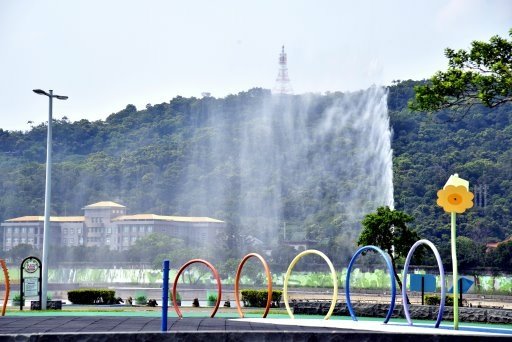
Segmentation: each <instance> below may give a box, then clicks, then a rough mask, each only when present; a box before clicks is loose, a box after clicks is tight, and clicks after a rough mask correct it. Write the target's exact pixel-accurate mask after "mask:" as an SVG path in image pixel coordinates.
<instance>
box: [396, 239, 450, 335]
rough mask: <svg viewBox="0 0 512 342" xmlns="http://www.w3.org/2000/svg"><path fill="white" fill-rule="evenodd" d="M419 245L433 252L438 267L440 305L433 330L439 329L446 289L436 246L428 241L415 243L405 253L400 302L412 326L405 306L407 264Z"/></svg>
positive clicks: (407, 307)
mask: <svg viewBox="0 0 512 342" xmlns="http://www.w3.org/2000/svg"><path fill="white" fill-rule="evenodd" d="M420 245H427V246H429V247H430V249H431V250H432V252H434V255H435V257H436V260H437V266H438V267H439V274H440V278H441V279H440V281H441V303H440V304H439V313H438V314H437V320H436V324H435V326H434V327H435V328H439V325H440V324H441V320H442V319H443V311H444V304H445V299H446V287H445V284H444V267H443V263H442V262H441V256H440V255H439V251H438V250H437V248H436V246H434V244H433V243H432V242H430V241H428V240H419V241H416V243H415V244H414V245H412V247H411V249H410V250H409V253H407V258H406V259H405V265H404V281H403V286H402V302H403V306H404V312H405V318H406V319H407V322H408V323H409V325H412V320H411V315H410V314H409V304H407V273H408V272H409V263H410V262H411V259H412V256H413V254H414V251H415V250H416V248H418V247H419V246H420Z"/></svg>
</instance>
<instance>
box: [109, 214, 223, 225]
mask: <svg viewBox="0 0 512 342" xmlns="http://www.w3.org/2000/svg"><path fill="white" fill-rule="evenodd" d="M141 220H146V221H173V222H191V223H224V221H221V220H216V219H213V218H210V217H187V216H164V215H155V214H136V215H122V216H118V217H116V218H115V219H113V220H112V221H141Z"/></svg>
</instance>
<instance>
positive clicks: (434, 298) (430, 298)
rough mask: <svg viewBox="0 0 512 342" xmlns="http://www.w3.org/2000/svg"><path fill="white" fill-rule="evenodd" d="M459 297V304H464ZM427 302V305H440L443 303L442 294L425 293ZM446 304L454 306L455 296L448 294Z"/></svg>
mask: <svg viewBox="0 0 512 342" xmlns="http://www.w3.org/2000/svg"><path fill="white" fill-rule="evenodd" d="M458 299H459V306H462V302H461V301H460V298H458ZM425 304H427V305H439V304H441V296H438V295H425ZM444 305H446V306H453V296H446V299H445V300H444Z"/></svg>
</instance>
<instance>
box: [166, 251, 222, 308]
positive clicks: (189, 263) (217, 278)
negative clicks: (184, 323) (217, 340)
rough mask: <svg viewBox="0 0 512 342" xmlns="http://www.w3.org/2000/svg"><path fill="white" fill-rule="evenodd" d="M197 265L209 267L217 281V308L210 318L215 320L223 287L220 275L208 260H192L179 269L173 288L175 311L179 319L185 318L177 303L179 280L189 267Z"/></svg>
mask: <svg viewBox="0 0 512 342" xmlns="http://www.w3.org/2000/svg"><path fill="white" fill-rule="evenodd" d="M196 263H199V264H203V265H206V267H208V268H209V269H210V270H211V271H212V273H213V276H214V277H215V280H216V281H217V301H216V302H215V306H214V308H213V311H212V313H211V314H210V317H212V318H213V317H215V314H216V313H217V310H218V309H219V305H220V300H221V296H222V285H221V282H220V277H219V273H218V272H217V270H216V269H215V267H213V265H212V264H210V263H209V262H208V261H206V260H203V259H192V260H189V261H187V262H186V263H185V264H184V265H183V266H181V268H180V269H179V271H178V273H177V274H176V277H175V278H174V284H173V286H172V304H173V306H174V310H176V313H177V314H178V317H179V318H183V315H182V314H181V310H180V308H179V307H178V303H177V301H176V287H177V285H178V280H179V279H180V275H181V273H183V271H184V270H185V269H186V268H187V267H188V266H190V265H192V264H196Z"/></svg>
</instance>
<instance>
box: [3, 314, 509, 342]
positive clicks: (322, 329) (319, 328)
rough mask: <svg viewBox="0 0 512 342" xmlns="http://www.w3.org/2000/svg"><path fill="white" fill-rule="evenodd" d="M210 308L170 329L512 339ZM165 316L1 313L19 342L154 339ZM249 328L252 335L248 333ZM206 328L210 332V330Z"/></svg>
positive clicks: (428, 325)
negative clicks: (114, 336)
mask: <svg viewBox="0 0 512 342" xmlns="http://www.w3.org/2000/svg"><path fill="white" fill-rule="evenodd" d="M210 312H211V308H208V307H204V308H191V307H183V308H182V313H183V316H184V318H183V319H179V318H178V317H177V315H176V313H175V311H174V310H173V308H172V307H170V308H169V311H168V316H169V318H168V321H167V322H168V328H167V330H168V331H169V332H170V333H179V334H185V335H186V336H185V335H183V338H185V339H189V338H192V336H194V339H195V340H203V339H210V338H207V337H205V336H210V337H211V338H212V339H210V341H221V340H233V339H234V338H237V339H241V340H248V338H249V336H259V337H260V338H262V339H267V340H268V338H272V340H274V339H275V338H277V340H282V341H286V340H294V341H301V340H303V339H305V338H306V337H308V336H309V337H308V338H310V337H311V336H314V337H315V338H317V339H318V340H327V341H334V340H338V339H337V338H338V337H340V340H341V339H343V340H354V341H357V340H365V338H367V336H370V339H369V340H376V341H379V340H383V341H384V340H393V341H395V340H410V339H411V338H412V337H413V336H414V338H415V339H416V340H417V341H416V342H418V341H423V340H424V341H444V340H446V341H448V340H450V341H459V340H460V341H470V340H471V339H473V341H474V340H475V339H476V340H478V341H482V340H493V341H494V340H496V339H502V338H507V339H511V338H512V325H499V324H475V323H461V324H460V326H459V327H460V329H459V330H453V323H452V322H451V321H443V322H442V324H441V327H440V328H439V329H434V328H433V324H434V322H433V321H420V320H418V321H414V325H413V326H409V325H408V324H407V322H406V321H405V320H404V319H391V321H390V322H389V323H388V324H383V323H382V321H383V319H382V318H361V319H359V321H357V322H354V321H352V320H351V318H350V317H346V316H332V317H331V318H330V319H329V320H324V319H323V317H322V316H310V315H296V316H295V319H290V318H289V316H288V314H287V313H286V310H283V309H273V310H271V312H270V314H269V315H268V318H265V319H263V318H261V312H262V311H260V310H245V311H244V313H245V318H243V319H241V318H240V317H239V315H238V312H237V310H236V308H221V309H219V311H218V312H217V314H216V317H215V318H209V315H210ZM161 315H162V309H161V308H160V307H156V308H151V307H143V306H140V307H138V306H133V307H127V306H108V307H106V306H104V307H101V308H98V306H92V305H91V306H85V305H69V306H68V305H66V306H64V307H63V310H57V311H54V310H51V311H50V310H48V311H30V310H23V311H20V310H19V309H13V308H11V309H9V311H8V312H7V313H6V316H4V317H0V339H2V340H4V339H5V338H7V339H9V338H11V339H12V340H15V339H16V338H18V339H16V340H17V341H18V340H24V338H26V340H29V337H30V338H32V340H31V341H33V340H34V338H35V337H36V340H37V338H42V337H45V338H50V336H51V335H52V334H58V335H59V336H60V337H59V338H60V339H61V340H66V338H65V336H68V337H69V339H68V340H70V341H71V340H73V339H72V337H73V336H75V337H76V335H77V334H80V335H83V334H100V335H101V336H102V338H103V337H105V336H106V335H109V334H135V336H137V340H144V341H146V340H148V341H149V340H154V339H155V336H154V335H147V336H146V335H144V334H148V333H151V334H154V333H160V332H161V322H162V321H161ZM249 332H250V333H251V334H252V335H243V334H245V333H247V334H248V333H249ZM205 333H209V334H210V335H204V334H205ZM220 333H222V334H220ZM140 334H142V335H140ZM219 334H220V335H219ZM233 334H235V335H233ZM237 334H242V335H237ZM258 334H260V335H258ZM262 334H267V335H262ZM268 334H270V335H268ZM325 334H327V335H325ZM368 334H370V335H368ZM324 335H325V336H324ZM34 336H35V337H34ZM94 336H96V335H93V338H92V340H93V341H94V340H95V338H98V340H101V339H100V338H99V335H98V336H96V337H94ZM180 336H181V335H180ZM187 336H188V337H187ZM233 336H236V337H233ZM269 336H270V337H269ZM326 336H329V337H328V338H327V337H326ZM356 336H359V337H358V338H356ZM111 337H112V336H111ZM125 337H126V336H125ZM278 337H279V338H278ZM341 337H343V338H341ZM405 337H407V338H405ZM117 338H119V337H117ZM251 338H252V337H251ZM424 338H425V339H424ZM454 338H455V339H454ZM429 339H430V340H429ZM43 340H44V339H43Z"/></svg>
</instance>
